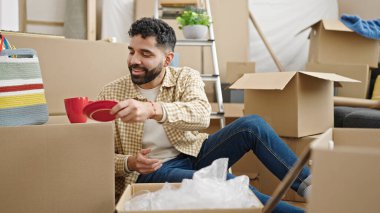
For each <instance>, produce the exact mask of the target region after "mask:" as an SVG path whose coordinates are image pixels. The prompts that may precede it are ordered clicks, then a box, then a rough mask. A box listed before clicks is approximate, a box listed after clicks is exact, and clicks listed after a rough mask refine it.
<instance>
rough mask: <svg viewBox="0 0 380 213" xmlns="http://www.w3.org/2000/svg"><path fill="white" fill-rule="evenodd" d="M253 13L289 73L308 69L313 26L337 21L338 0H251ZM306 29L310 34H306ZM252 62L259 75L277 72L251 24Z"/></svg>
mask: <svg viewBox="0 0 380 213" xmlns="http://www.w3.org/2000/svg"><path fill="white" fill-rule="evenodd" d="M248 3H249V9H250V11H251V12H252V14H253V16H254V17H255V19H256V21H257V22H258V24H259V26H260V28H261V29H262V31H263V33H264V35H265V37H266V39H267V40H268V42H269V44H270V45H271V47H272V49H273V50H274V52H275V54H276V56H277V57H278V58H279V60H280V61H281V63H282V64H283V66H284V67H285V69H286V70H287V71H298V70H302V69H303V68H304V65H305V63H306V61H307V57H308V51H309V40H308V36H309V33H310V28H308V27H309V26H311V25H312V24H314V23H316V22H318V21H319V20H321V19H328V18H330V19H337V18H338V3H337V0H248ZM305 29H306V30H305ZM249 60H250V61H254V62H256V71H257V72H273V71H277V70H278V69H277V67H276V65H275V63H274V62H273V60H272V58H271V56H270V54H269V52H268V51H267V49H266V48H265V45H264V43H263V42H262V40H261V39H260V36H259V35H258V33H257V31H256V30H255V28H254V27H253V25H252V23H251V22H249Z"/></svg>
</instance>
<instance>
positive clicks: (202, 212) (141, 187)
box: [116, 183, 263, 213]
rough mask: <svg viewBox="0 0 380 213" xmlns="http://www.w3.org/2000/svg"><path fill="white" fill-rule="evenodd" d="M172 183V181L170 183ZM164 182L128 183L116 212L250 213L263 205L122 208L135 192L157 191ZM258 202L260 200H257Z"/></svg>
mask: <svg viewBox="0 0 380 213" xmlns="http://www.w3.org/2000/svg"><path fill="white" fill-rule="evenodd" d="M172 184H173V183H172ZM163 185H164V184H163V183H142V184H131V185H128V186H127V188H126V189H125V191H124V193H123V195H122V196H121V198H120V200H119V202H118V203H117V205H116V211H117V212H118V213H142V212H150V213H161V212H178V213H192V212H194V213H206V212H207V213H208V212H210V213H214V212H215V213H216V212H225V213H227V212H228V213H230V212H231V213H235V212H236V213H238V212H239V213H240V212H241V213H248V212H251V213H259V212H262V208H263V206H262V205H261V206H260V207H252V208H246V209H242V208H241V209H186V210H165V211H158V210H157V211H125V210H124V203H125V202H126V201H127V200H130V199H131V198H132V197H133V196H134V195H135V194H138V193H140V194H141V192H142V191H146V190H148V191H151V192H154V191H157V190H159V189H161V188H162V186H163ZM173 185H174V186H175V187H179V186H180V184H179V183H174V184H173ZM252 197H253V198H256V199H257V197H256V196H255V195H254V194H252ZM259 203H260V202H259Z"/></svg>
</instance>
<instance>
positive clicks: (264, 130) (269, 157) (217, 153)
mask: <svg viewBox="0 0 380 213" xmlns="http://www.w3.org/2000/svg"><path fill="white" fill-rule="evenodd" d="M251 150H252V151H253V153H255V155H256V156H257V157H258V159H260V161H261V162H262V163H263V164H264V165H265V166H266V167H267V168H268V169H269V170H270V171H271V172H272V173H273V174H274V175H275V176H277V177H278V178H279V179H280V180H282V179H283V177H284V176H285V175H286V173H287V172H288V171H289V169H290V168H291V167H292V165H293V164H294V163H295V162H296V161H297V157H296V156H295V154H294V153H293V152H292V150H290V148H289V147H288V146H287V145H286V144H285V143H284V142H283V141H282V140H281V139H280V138H279V137H278V136H277V134H276V133H275V132H274V131H273V129H272V128H271V127H270V126H269V125H268V124H267V123H266V122H265V121H264V120H263V119H262V118H261V117H259V116H257V115H250V116H246V117H242V118H239V119H238V120H236V121H234V122H233V123H231V124H229V125H227V126H226V127H224V128H223V129H221V130H219V131H218V132H216V133H215V134H212V135H210V136H209V137H208V139H207V140H205V141H204V143H203V145H202V148H201V150H200V152H199V154H198V156H197V157H193V156H189V155H185V154H180V155H179V156H178V157H176V158H174V159H172V160H170V161H167V162H165V163H164V164H163V165H162V167H161V168H160V169H158V170H157V171H155V172H153V173H150V174H146V175H140V176H139V178H138V180H137V182H138V183H164V182H173V183H174V182H181V181H182V180H183V179H191V178H192V177H193V174H194V172H195V171H197V170H199V169H201V168H204V167H206V166H209V165H210V164H211V163H212V162H213V161H214V160H215V159H218V158H228V159H229V161H228V163H229V167H230V166H232V165H233V164H234V163H236V162H237V161H238V160H239V159H240V158H241V157H242V156H243V155H244V154H245V153H247V152H248V151H251ZM309 175H310V171H309V168H307V167H305V168H303V170H302V171H301V173H300V174H299V176H298V178H297V179H296V180H295V182H294V183H293V184H292V186H291V187H292V189H294V190H295V191H298V190H299V188H300V187H303V185H304V184H302V183H303V181H304V180H305V179H306V178H307V177H308V176H309ZM231 178H234V176H233V175H232V174H228V175H227V179H231ZM250 189H251V190H252V191H253V192H254V193H255V195H256V196H257V197H258V198H259V200H260V201H261V202H262V203H263V204H265V203H266V202H267V201H268V200H269V196H268V195H265V194H262V193H260V192H259V191H257V190H256V189H255V188H254V187H253V186H250ZM273 212H303V210H302V209H300V208H297V207H295V206H292V205H289V204H287V203H285V202H282V201H281V202H280V203H279V204H278V205H277V206H276V208H275V210H274V211H273Z"/></svg>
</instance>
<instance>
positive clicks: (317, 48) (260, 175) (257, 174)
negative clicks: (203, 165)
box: [231, 20, 380, 212]
mask: <svg viewBox="0 0 380 213" xmlns="http://www.w3.org/2000/svg"><path fill="white" fill-rule="evenodd" d="M310 38H311V43H310V55H309V61H308V64H307V65H306V70H309V71H312V72H304V71H299V72H283V73H278V72H275V73H255V74H246V75H244V76H243V77H242V78H241V79H239V80H238V81H237V82H236V83H235V84H233V85H232V87H231V88H233V89H244V90H245V96H244V99H245V101H244V114H246V115H249V114H258V115H260V116H262V117H263V118H264V119H265V120H266V121H267V122H268V123H269V124H270V125H271V126H272V127H273V129H274V130H275V132H277V133H278V134H279V135H280V137H281V138H282V139H283V140H284V141H285V143H287V144H288V145H289V147H290V148H291V149H292V150H293V151H294V152H295V153H296V155H300V154H301V152H302V150H303V149H304V148H305V147H306V146H308V145H309V144H311V143H312V142H315V141H316V140H317V139H319V137H320V136H321V135H320V133H323V132H325V131H327V130H328V129H330V128H332V127H333V107H334V104H333V91H334V84H333V81H334V82H339V84H341V86H342V87H339V88H338V89H336V90H335V93H336V95H340V96H348V97H357V98H366V97H367V92H368V83H369V76H370V67H377V64H378V59H379V44H378V42H377V41H375V40H370V39H366V38H363V37H361V36H359V35H357V34H356V33H354V32H352V31H351V30H349V29H348V28H347V27H345V26H344V25H343V24H342V23H341V22H339V21H337V20H335V21H328V20H323V21H320V22H318V23H317V24H315V25H314V26H313V27H312V32H311V36H310ZM334 73H335V74H334ZM336 74H338V75H336ZM343 76H346V77H348V78H345V77H343ZM352 79H357V80H359V81H355V80H352ZM330 131H331V132H336V130H330ZM375 131H376V130H375ZM349 132H351V130H345V131H340V132H339V133H340V135H344V134H345V133H349ZM366 134H368V131H364V130H358V131H356V132H355V134H354V135H355V138H360V135H362V141H364V142H366V143H367V142H368V143H370V141H371V140H372V141H378V140H377V139H375V138H370V137H367V136H366ZM376 134H379V133H378V132H373V131H372V132H371V135H372V136H374V135H376ZM329 136H330V139H329V140H332V139H333V138H334V137H333V136H332V133H331V134H330V135H329ZM326 140H327V139H326V137H325V139H324V141H326ZM337 140H338V142H339V145H340V146H344V145H345V143H346V141H351V140H350V137H343V136H342V137H340V138H339V139H337ZM321 143H322V142H321ZM323 143H325V142H323ZM348 143H351V142H348ZM374 143H375V142H374ZM355 146H358V144H357V143H355ZM373 146H375V147H377V148H378V144H376V143H375V144H373ZM324 148H325V150H323V151H326V152H328V151H331V150H326V149H327V148H326V147H324ZM378 151H380V150H376V151H375V152H376V156H377V154H379V153H378ZM316 152H317V153H318V151H316ZM331 152H332V154H333V155H334V154H336V153H337V152H334V151H331ZM330 154H331V153H330ZM313 156H314V155H313ZM316 156H318V155H316ZM334 157H336V158H337V159H342V158H340V157H342V156H340V157H339V156H338V157H337V156H336V155H335V156H334ZM334 157H333V158H334ZM377 157H378V156H377ZM322 159H323V158H321V157H319V156H318V158H317V159H314V160H313V165H314V164H316V162H315V161H317V162H320V161H321V160H322ZM362 163H364V162H362ZM321 164H323V166H321V165H320V164H319V167H318V170H321V172H319V171H316V170H314V169H313V176H317V177H318V181H320V182H318V184H316V185H318V187H320V188H321V189H320V190H317V193H314V195H315V196H314V197H312V199H313V198H316V199H313V200H312V201H313V202H314V205H313V206H314V210H315V211H316V212H318V211H319V210H321V209H319V207H318V206H323V205H324V204H322V203H321V200H323V201H324V202H326V201H327V200H326V199H323V198H321V197H323V194H322V193H329V192H328V191H329V190H328V189H327V188H328V187H331V184H326V186H323V184H325V183H326V182H327V183H328V181H327V180H326V179H328V173H326V172H325V171H324V170H326V169H327V170H328V169H329V168H330V165H329V163H328V162H327V161H323V162H321ZM356 165H360V163H357V164H356ZM377 168H378V167H377ZM334 169H339V168H336V167H334ZM355 169H358V168H355ZM322 170H323V171H322ZM330 170H331V169H330ZM348 170H349V169H347V171H348ZM233 171H234V173H236V174H248V175H250V177H251V178H252V180H255V181H253V182H252V184H253V185H255V186H256V187H257V188H258V189H259V190H260V191H261V192H263V193H265V194H269V195H271V194H272V193H273V192H274V190H275V188H276V187H277V186H278V184H279V180H278V179H277V178H276V177H275V176H274V175H272V173H271V172H270V171H269V170H267V169H266V167H265V166H264V165H263V164H262V163H261V162H259V160H258V159H257V158H256V157H255V156H254V155H253V154H252V153H248V154H247V155H246V156H244V157H243V159H241V160H240V161H239V162H238V163H237V164H236V165H235V167H234V168H233ZM344 171H346V169H344ZM315 173H317V174H315ZM346 175H348V174H346ZM338 177H341V178H342V176H339V175H337V176H335V178H336V179H338ZM324 181H325V182H324ZM342 181H343V182H344V178H342ZM350 183H353V182H352V181H350ZM313 185H314V187H313V188H315V187H316V186H315V184H314V182H313ZM335 188H336V187H334V189H335ZM338 191H339V190H338ZM340 192H342V190H340ZM346 192H347V191H346ZM351 193H354V192H351ZM337 194H339V193H335V195H337ZM372 194H373V193H372ZM340 195H343V194H342V193H341V194H340ZM354 197H355V196H354ZM366 197H368V196H366ZM284 200H291V201H305V200H304V199H303V198H302V197H300V196H298V195H297V194H296V193H295V192H294V191H292V190H289V192H288V193H287V194H286V195H285V197H284ZM333 202H334V201H331V202H330V203H333ZM331 206H332V207H333V206H334V205H333V204H332V205H331ZM329 210H330V211H329V212H337V211H331V210H332V209H329ZM321 212H327V211H321Z"/></svg>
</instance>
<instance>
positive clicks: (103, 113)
mask: <svg viewBox="0 0 380 213" xmlns="http://www.w3.org/2000/svg"><path fill="white" fill-rule="evenodd" d="M116 104H117V102H116V101H109V100H101V101H94V102H92V103H89V104H88V105H86V106H85V107H84V108H83V113H84V114H85V115H86V116H87V117H88V118H90V119H92V120H96V121H102V122H107V121H113V120H115V116H114V115H111V114H110V111H111V109H112V107H114V106H115V105H116Z"/></svg>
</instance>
